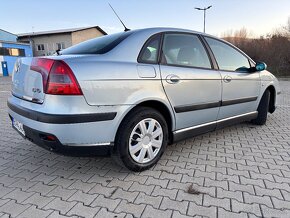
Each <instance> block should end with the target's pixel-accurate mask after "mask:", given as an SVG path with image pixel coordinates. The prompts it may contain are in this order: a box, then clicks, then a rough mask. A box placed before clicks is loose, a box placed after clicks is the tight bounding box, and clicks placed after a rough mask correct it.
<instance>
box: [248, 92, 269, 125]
mask: <svg viewBox="0 0 290 218" xmlns="http://www.w3.org/2000/svg"><path fill="white" fill-rule="evenodd" d="M269 103H270V91H269V90H266V91H265V92H264V94H263V96H262V98H261V101H260V103H259V106H258V116H257V118H256V119H254V120H252V121H251V122H252V123H253V124H255V125H264V124H265V123H266V121H267V116H268V111H269Z"/></svg>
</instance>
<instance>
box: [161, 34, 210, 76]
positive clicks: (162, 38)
mask: <svg viewBox="0 0 290 218" xmlns="http://www.w3.org/2000/svg"><path fill="white" fill-rule="evenodd" d="M166 34H180V35H192V36H196V37H197V38H198V39H199V41H200V43H201V44H202V46H203V48H204V50H205V52H206V54H207V58H208V60H209V62H210V65H211V67H210V68H206V67H196V66H185V65H178V64H168V63H166V62H164V60H163V59H162V54H163V49H162V48H163V43H164V36H165V35H166ZM160 42H161V43H160V51H159V53H160V57H159V60H160V61H159V62H158V63H159V64H160V65H166V66H173V67H185V68H194V69H204V70H215V63H214V61H213V60H212V57H211V53H210V50H208V48H207V44H206V43H204V40H203V39H202V36H201V35H200V34H197V33H190V32H175V31H168V32H163V33H162V37H161V41H160Z"/></svg>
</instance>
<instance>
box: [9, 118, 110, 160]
mask: <svg viewBox="0 0 290 218" xmlns="http://www.w3.org/2000/svg"><path fill="white" fill-rule="evenodd" d="M9 117H10V119H11V120H12V119H13V118H12V117H11V115H9ZM23 129H24V131H25V136H23V135H22V134H21V133H20V135H21V136H23V137H24V138H25V139H27V140H29V141H31V142H33V143H34V144H36V145H38V146H40V147H42V148H44V149H46V150H49V151H52V152H56V153H66V154H67V153H69V154H77V155H80V154H85V155H88V154H90V155H91V154H101V155H107V154H110V152H111V149H112V147H113V143H109V144H105V143H104V144H99V145H98V148H97V150H95V147H92V146H89V147H88V146H84V145H79V146H77V145H75V146H67V145H63V144H62V143H61V142H60V141H59V140H58V138H57V137H56V136H54V135H52V134H49V133H45V132H41V131H38V130H36V129H32V128H29V127H28V126H25V125H24V126H23ZM51 137H53V140H52V139H51ZM84 147H85V148H86V150H84ZM92 149H94V150H92Z"/></svg>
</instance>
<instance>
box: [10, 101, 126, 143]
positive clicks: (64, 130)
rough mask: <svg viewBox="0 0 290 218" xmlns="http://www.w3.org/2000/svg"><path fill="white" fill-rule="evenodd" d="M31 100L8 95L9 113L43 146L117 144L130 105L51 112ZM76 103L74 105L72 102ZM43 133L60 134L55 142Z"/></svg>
mask: <svg viewBox="0 0 290 218" xmlns="http://www.w3.org/2000/svg"><path fill="white" fill-rule="evenodd" d="M29 104H33V103H27V102H23V100H21V99H17V98H15V97H14V96H12V97H10V98H9V99H8V102H7V105H8V113H9V115H10V117H11V118H12V119H15V120H17V121H18V122H20V123H21V124H23V128H24V131H25V135H26V138H28V139H29V140H31V141H33V142H34V143H35V144H38V145H40V146H42V147H45V146H46V147H48V148H50V149H55V148H56V147H62V146H66V147H88V146H90V147H96V146H98V147H100V146H110V147H112V146H113V143H114V139H115V134H116V132H117V129H118V126H119V122H120V120H122V115H123V114H125V111H126V110H127V109H128V107H129V106H119V107H114V106H111V107H109V109H108V107H107V108H106V107H93V108H94V109H95V111H93V110H92V109H91V110H90V111H89V112H88V111H84V110H81V109H80V110H79V111H80V112H82V113H81V114H79V113H75V112H73V113H72V114H68V113H66V114H51V113H45V111H44V110H42V111H41V110H37V108H36V110H33V109H34V108H33V109H30V108H32V106H34V105H32V106H31V107H29V106H30V105H29ZM71 107H74V105H71ZM60 110H61V108H60ZM43 135H52V136H55V137H56V138H57V140H56V141H54V142H51V141H49V142H48V141H47V140H43V137H42V136H43Z"/></svg>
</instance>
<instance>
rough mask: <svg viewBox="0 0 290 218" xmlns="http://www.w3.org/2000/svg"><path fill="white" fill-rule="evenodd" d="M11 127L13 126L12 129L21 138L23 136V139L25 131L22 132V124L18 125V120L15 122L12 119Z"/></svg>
mask: <svg viewBox="0 0 290 218" xmlns="http://www.w3.org/2000/svg"><path fill="white" fill-rule="evenodd" d="M12 125H13V127H14V128H15V129H16V130H17V131H18V132H19V133H20V134H21V135H22V136H24V137H25V131H24V129H23V124H22V123H20V122H19V121H18V120H15V119H14V118H13V120H12Z"/></svg>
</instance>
